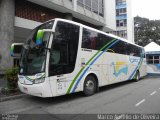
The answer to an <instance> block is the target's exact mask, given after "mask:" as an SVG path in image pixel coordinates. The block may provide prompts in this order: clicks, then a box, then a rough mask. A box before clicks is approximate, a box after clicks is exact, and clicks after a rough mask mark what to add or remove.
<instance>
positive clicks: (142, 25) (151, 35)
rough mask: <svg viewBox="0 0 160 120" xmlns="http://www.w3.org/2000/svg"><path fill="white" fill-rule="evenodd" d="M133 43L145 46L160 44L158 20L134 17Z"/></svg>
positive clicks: (159, 21) (159, 23) (159, 24)
mask: <svg viewBox="0 0 160 120" xmlns="http://www.w3.org/2000/svg"><path fill="white" fill-rule="evenodd" d="M134 29H135V33H134V35H135V43H136V44H138V45H141V46H146V45H147V44H149V43H150V42H152V41H153V42H156V43H157V44H160V20H149V19H147V18H142V17H139V16H137V17H135V18H134Z"/></svg>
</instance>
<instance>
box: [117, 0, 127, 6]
mask: <svg viewBox="0 0 160 120" xmlns="http://www.w3.org/2000/svg"><path fill="white" fill-rule="evenodd" d="M124 4H126V0H116V5H124Z"/></svg>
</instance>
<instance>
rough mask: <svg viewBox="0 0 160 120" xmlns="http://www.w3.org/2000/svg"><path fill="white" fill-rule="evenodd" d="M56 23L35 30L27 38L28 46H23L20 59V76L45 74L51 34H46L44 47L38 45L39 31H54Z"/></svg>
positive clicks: (49, 23)
mask: <svg viewBox="0 0 160 120" xmlns="http://www.w3.org/2000/svg"><path fill="white" fill-rule="evenodd" d="M53 24H54V21H50V22H47V23H45V24H42V25H41V26H39V27H37V28H35V29H34V30H33V31H32V32H31V34H30V36H29V37H28V38H27V42H26V44H24V46H23V50H22V54H21V59H20V71H19V72H20V74H25V75H34V74H37V73H42V72H45V60H46V53H47V49H46V48H47V47H48V42H49V39H50V36H51V33H44V37H43V41H42V46H40V47H38V46H37V44H36V36H37V31H38V30H42V29H52V27H53Z"/></svg>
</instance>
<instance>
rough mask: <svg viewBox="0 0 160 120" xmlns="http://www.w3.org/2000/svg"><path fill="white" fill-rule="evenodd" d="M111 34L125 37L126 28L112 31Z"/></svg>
mask: <svg viewBox="0 0 160 120" xmlns="http://www.w3.org/2000/svg"><path fill="white" fill-rule="evenodd" d="M110 33H111V34H114V35H117V36H119V37H122V38H127V30H120V31H112V32H110Z"/></svg>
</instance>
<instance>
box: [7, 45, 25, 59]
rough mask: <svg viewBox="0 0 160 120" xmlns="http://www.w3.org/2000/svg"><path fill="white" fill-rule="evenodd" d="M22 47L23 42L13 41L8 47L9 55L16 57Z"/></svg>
mask: <svg viewBox="0 0 160 120" xmlns="http://www.w3.org/2000/svg"><path fill="white" fill-rule="evenodd" d="M22 47H23V43H13V44H12V45H11V48H10V55H11V57H18V56H20V53H21V50H22Z"/></svg>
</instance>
